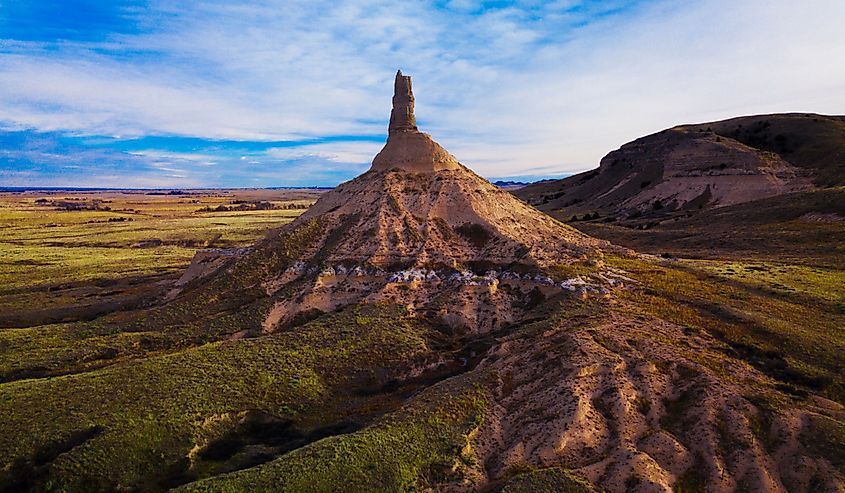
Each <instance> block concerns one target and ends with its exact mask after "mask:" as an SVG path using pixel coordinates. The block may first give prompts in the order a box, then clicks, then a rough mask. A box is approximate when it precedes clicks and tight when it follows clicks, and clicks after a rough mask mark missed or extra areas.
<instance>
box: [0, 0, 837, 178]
mask: <svg viewBox="0 0 845 493" xmlns="http://www.w3.org/2000/svg"><path fill="white" fill-rule="evenodd" d="M13 3H14V2H13ZM25 4H26V5H28V7H27V8H24V7H16V8H12V9H6V10H5V13H3V12H0V38H4V39H0V125H1V126H2V127H4V128H6V129H7V130H28V131H29V132H30V134H31V136H32V137H33V138H37V137H38V136H39V135H43V134H44V133H45V132H46V133H48V134H52V133H58V134H61V135H65V136H91V138H89V139H88V140H87V141H84V140H79V141H77V142H76V143H75V144H74V146H72V147H73V148H72V149H61V150H60V152H59V154H61V153H62V152H70V151H73V152H78V153H81V155H82V156H85V152H95V153H99V154H97V156H99V158H98V159H96V160H94V162H96V163H100V164H98V165H97V166H100V168H97V167H96V166H94V167H88V168H85V169H86V172H90V173H92V174H93V175H96V174H97V173H101V174H102V175H103V176H106V175H108V174H109V173H115V174H117V175H120V174H121V173H123V174H124V175H125V177H124V180H133V179H135V177H138V180H137V181H138V182H140V181H141V180H142V179H143V180H146V178H144V177H146V176H148V175H147V174H145V173H148V174H149V176H159V177H164V178H166V177H167V176H166V175H167V174H168V173H169V174H170V175H172V176H170V178H172V179H177V178H178V177H179V176H185V180H186V181H188V180H190V181H192V182H196V183H198V184H207V185H214V186H221V185H241V184H243V185H252V184H259V185H287V184H295V183H294V182H295V181H296V182H297V183H299V182H301V180H302V179H313V180H317V181H321V182H320V184H329V183H332V182H333V183H336V182H337V181H340V180H342V179H346V178H349V177H351V176H352V175H353V174H354V173H357V172H359V171H361V170H363V169H365V168H366V164H367V163H368V162H369V160H370V159H371V158H372V155H373V154H375V152H377V150H378V147H379V138H380V137H381V136H383V135H384V132H385V126H386V120H387V116H388V111H389V103H390V91H391V88H392V86H391V81H392V76H393V72H394V70H395V69H396V68H397V67H401V68H402V69H403V70H404V71H406V72H407V73H410V74H412V75H413V76H414V84H415V90H416V94H417V115H418V119H419V122H420V124H421V126H423V128H424V129H425V130H426V131H429V132H431V133H432V134H433V135H434V137H435V138H436V139H437V140H439V141H440V142H441V143H443V144H444V145H445V146H446V147H447V148H448V149H449V150H450V151H452V152H453V153H454V154H455V155H457V156H458V157H459V159H460V160H461V161H462V162H464V163H465V164H467V165H469V166H471V167H473V168H474V169H476V170H477V171H479V172H480V173H482V174H484V175H486V176H490V177H502V176H520V175H559V174H562V173H567V172H574V171H580V170H583V169H587V168H589V167H592V166H594V165H595V164H596V163H597V162H598V160H599V159H600V158H601V156H602V155H604V154H605V153H606V152H608V151H609V150H611V149H613V148H616V147H618V146H619V145H620V144H622V143H624V142H626V141H628V140H631V139H633V138H636V137H638V136H640V135H643V134H646V133H650V132H653V131H657V130H660V129H661V128H665V127H668V126H671V125H675V124H678V123H683V122H690V121H705V120H711V119H718V118H724V117H730V116H735V115H739V114H748V113H763V112H778V111H814V112H822V113H843V112H845V65H842V64H840V63H836V61H838V60H840V59H841V58H842V57H843V55H844V54H845V53H843V48H842V47H843V46H845V31H843V30H842V29H841V26H840V24H841V19H843V18H845V3H843V2H841V1H839V0H808V1H807V2H801V3H797V2H792V1H788V0H772V1H763V0H748V1H744V2H731V1H728V0H703V1H701V2H695V3H689V2H682V3H681V2H673V1H669V0H650V1H646V0H641V1H635V0H614V1H595V0H587V1H582V0H560V1H553V2H535V1H529V0H525V1H512V2H495V5H493V6H491V3H490V2H482V1H474V0H452V1H444V2H391V1H387V0H353V1H347V2H330V1H327V0H313V1H281V0H256V1H250V2H242V3H231V2H223V1H212V0H205V1H198V2H175V1H172V0H151V1H148V2H141V1H134V0H133V1H117V2H109V3H108V4H106V3H102V5H100V4H98V5H100V6H99V7H97V8H92V9H87V10H86V9H81V10H80V9H77V10H75V11H72V12H69V13H65V14H64V16H65V17H67V19H62V18H61V15H54V14H51V13H50V12H52V11H53V10H50V8H39V5H41V6H42V7H43V6H44V5H47V4H50V5H53V4H56V2H51V1H50V2H48V1H47V0H32V1H31V2H21V3H20V5H25ZM106 5H108V6H106ZM4 7H5V4H4ZM16 9H17V10H16ZM27 9H28V10H27ZM65 10H68V9H65ZM71 10H72V9H71ZM80 11H81V12H87V14H84V15H83V14H80V13H78V12H80ZM68 16H71V17H68ZM73 16H77V17H73ZM80 16H81V17H80ZM39 26H41V27H39ZM113 136H120V137H121V138H120V139H113V138H112V137H113ZM145 136H182V137H192V138H195V139H196V142H192V143H190V145H188V144H185V143H184V142H176V141H175V140H173V139H171V140H168V139H162V140H159V141H156V142H155V144H156V145H157V147H150V146H148V147H134V148H127V147H125V143H123V142H125V141H126V139H127V138H132V139H134V138H137V139H143V138H144V137H145ZM100 137H103V138H102V139H101V140H102V142H100V143H97V142H96V139H99V138H100ZM261 142H265V143H266V145H258V144H260V143H261ZM280 142H281V143H284V142H290V144H285V145H279V144H278V143H280ZM15 145H19V143H18V144H15ZM138 145H140V143H138ZM11 148H12V149H15V147H14V146H12V147H11ZM18 150H22V149H19V148H18ZM28 152H30V154H29V155H28V158H25V157H24V156H20V155H19V156H17V157H10V156H7V157H2V156H0V171H2V170H5V172H6V175H5V176H10V175H9V173H13V172H15V171H24V169H23V167H24V166H25V165H24V164H21V163H23V162H24V161H25V160H26V159H36V158H38V159H40V160H41V161H36V162H37V163H38V166H37V169H39V170H41V172H42V173H44V172H45V171H44V170H49V166H50V163H51V162H55V163H56V165H60V164H62V165H68V161H72V162H71V164H70V165H79V166H81V164H79V163H78V162H74V159H70V160H68V159H65V158H63V157H61V156H59V157H56V156H48V154H49V153H48V152H47V151H46V150H43V149H42V150H40V151H39V150H37V149H28ZM51 152H52V153H53V154H56V152H55V149H54V151H51ZM33 153H34V154H33ZM38 153H40V155H36V154H38ZM106 155H109V156H110V159H113V160H125V161H126V162H127V163H132V164H131V165H129V164H127V165H126V166H123V167H121V166H118V165H116V164H114V163H107V160H108V158H106V157H105V156H106ZM39 156H40V157H39ZM241 157H243V158H245V159H241ZM80 159H81V157H79V158H77V159H76V161H79V160H80ZM212 163H213V165H212ZM156 165H157V166H159V167H156ZM247 165H248V166H247ZM162 167H167V168H173V169H179V170H181V172H179V173H177V172H171V171H168V170H165V169H163V168H162ZM35 168H36V166H35V165H31V166H30V168H27V169H28V170H29V171H32V170H33V169H35ZM98 169H99V171H98ZM115 170H117V171H115ZM32 173H33V174H30V175H26V177H24V176H23V175H21V177H20V178H18V180H26V179H31V180H33V181H38V180H39V176H41V175H39V174H38V172H32ZM177 175H178V176H177ZM3 176H4V175H0V178H2V177H3ZM45 176H46V175H45ZM174 183H175V182H174ZM299 184H301V183H299Z"/></svg>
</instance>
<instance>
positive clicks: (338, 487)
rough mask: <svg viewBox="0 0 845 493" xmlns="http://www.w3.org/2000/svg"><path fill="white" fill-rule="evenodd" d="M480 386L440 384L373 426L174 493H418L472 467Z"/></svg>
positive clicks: (482, 408)
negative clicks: (401, 492)
mask: <svg viewBox="0 0 845 493" xmlns="http://www.w3.org/2000/svg"><path fill="white" fill-rule="evenodd" d="M479 378H481V377H480V376H479V375H474V376H471V377H469V378H459V379H456V380H452V381H446V382H443V383H441V384H439V385H437V386H435V387H433V388H430V389H428V390H426V391H425V392H423V393H422V394H420V395H419V396H417V397H416V398H415V399H413V400H412V401H411V404H409V405H408V406H407V407H405V408H404V409H402V410H400V411H398V412H396V413H393V414H391V415H390V416H389V417H387V418H386V419H384V420H382V421H381V422H379V423H378V424H376V425H374V426H371V427H369V428H366V429H364V430H361V431H358V432H356V433H352V434H348V435H342V436H335V437H331V438H326V439H324V440H321V441H319V442H316V443H313V444H311V445H309V446H306V447H304V448H301V449H298V450H295V451H293V452H291V453H289V454H287V455H284V456H282V457H280V458H279V459H277V460H275V461H273V462H269V463H267V464H264V465H261V466H258V467H254V468H251V469H246V470H243V471H238V472H234V473H231V474H226V475H221V476H217V477H214V478H209V479H206V480H203V481H200V482H197V483H192V484H190V485H186V486H185V487H183V488H181V489H180V490H179V491H183V492H192V493H200V492H232V493H235V492H241V491H252V492H268V493H269V492H303V493H304V492H315V493H317V492H320V493H322V492H350V493H351V492H370V491H424V490H426V488H428V487H431V486H433V485H434V484H436V483H438V482H442V481H445V480H448V479H451V478H455V477H460V474H461V471H462V469H464V468H467V467H473V466H474V465H475V458H474V455H473V453H472V450H471V449H470V448H469V447H468V443H469V442H468V439H469V437H470V436H471V435H472V433H473V432H474V430H476V429H477V428H478V426H479V425H480V424H481V422H482V421H483V419H484V414H485V412H486V407H487V402H486V398H485V393H484V391H483V390H481V388H482V387H480V386H475V385H474V384H475V382H477V381H478V380H479Z"/></svg>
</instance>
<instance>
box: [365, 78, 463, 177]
mask: <svg viewBox="0 0 845 493" xmlns="http://www.w3.org/2000/svg"><path fill="white" fill-rule="evenodd" d="M459 167H460V165H459V164H458V160H457V159H455V157H454V156H452V155H451V154H449V152H448V151H447V150H446V149H444V148H443V147H442V146H441V145H440V144H438V143H437V142H435V141H434V140H433V139H432V138H431V136H430V135H428V134H425V133H422V132H420V131H419V130H418V129H417V119H416V117H415V116H414V93H413V90H412V88H411V77H410V76H408V75H402V71H401V70H400V71H398V72H396V80H395V82H394V84H393V109H392V110H391V112H390V125H389V127H388V135H387V143H386V144H385V145H384V148H382V150H381V152H379V153H378V154H377V155H376V157H375V159H373V166H372V168H371V169H373V170H390V169H398V170H403V171H411V172H414V173H433V172H435V171H440V170H447V169H458V168H459Z"/></svg>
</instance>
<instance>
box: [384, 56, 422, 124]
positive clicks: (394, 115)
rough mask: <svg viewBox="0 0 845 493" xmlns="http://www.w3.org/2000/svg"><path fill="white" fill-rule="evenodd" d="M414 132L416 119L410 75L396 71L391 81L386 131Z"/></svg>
mask: <svg viewBox="0 0 845 493" xmlns="http://www.w3.org/2000/svg"><path fill="white" fill-rule="evenodd" d="M405 131H410V132H416V131H417V119H416V117H415V116H414V92H413V90H412V89H411V76H410V75H402V71H401V70H399V71H397V72H396V81H395V82H394V83H393V110H392V111H391V112H390V127H389V128H388V132H389V133H390V134H391V135H392V134H394V133H395V132H405Z"/></svg>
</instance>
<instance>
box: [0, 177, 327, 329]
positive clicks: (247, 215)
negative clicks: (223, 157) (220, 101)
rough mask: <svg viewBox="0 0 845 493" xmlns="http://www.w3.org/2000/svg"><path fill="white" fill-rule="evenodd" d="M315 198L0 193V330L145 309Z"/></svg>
mask: <svg viewBox="0 0 845 493" xmlns="http://www.w3.org/2000/svg"><path fill="white" fill-rule="evenodd" d="M319 194H320V191H318V190H288V189H282V190H249V189H243V190H202V191H188V192H182V191H164V192H158V191H156V192H148V191H92V192H69V191H48V192H37V191H32V192H21V193H12V192H6V193H0V326H5V327H20V326H30V325H38V324H40V323H43V322H49V321H73V320H74V319H84V318H86V317H87V318H91V317H93V316H96V315H98V314H101V313H107V312H110V311H113V310H114V309H115V308H118V307H119V306H122V305H126V304H137V303H140V302H143V300H144V299H146V298H148V297H149V295H151V294H154V293H156V292H157V287H160V286H162V285H163V284H165V283H167V282H169V281H172V280H173V279H175V278H178V276H180V275H181V272H182V270H184V268H185V267H186V266H187V265H188V264H189V263H190V261H191V258H192V257H193V255H194V253H196V252H197V250H200V249H203V248H231V247H245V246H249V245H250V244H252V243H253V242H255V241H256V240H257V239H259V238H260V237H261V236H263V235H264V234H265V233H266V231H267V230H268V229H270V228H274V227H278V226H281V225H283V224H286V223H288V222H290V221H292V220H293V219H294V218H295V217H296V216H298V215H299V214H301V213H302V212H303V210H305V208H306V207H307V206H309V205H310V204H311V203H313V201H314V200H315V199H316V197H317V196H318V195H319Z"/></svg>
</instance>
